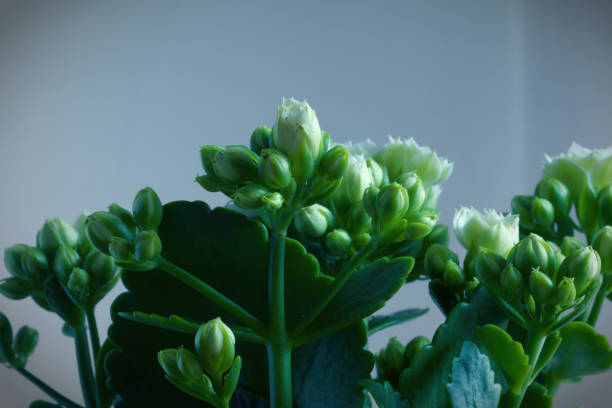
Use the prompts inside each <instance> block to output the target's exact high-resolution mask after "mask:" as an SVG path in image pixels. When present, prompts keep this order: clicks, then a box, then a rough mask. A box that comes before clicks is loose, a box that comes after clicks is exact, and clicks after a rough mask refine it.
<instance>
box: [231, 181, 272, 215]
mask: <svg viewBox="0 0 612 408" xmlns="http://www.w3.org/2000/svg"><path fill="white" fill-rule="evenodd" d="M267 193H268V190H266V188H265V187H263V186H260V185H259V184H247V185H246V186H244V187H240V188H239V189H238V190H236V193H235V194H234V196H233V200H234V203H235V204H236V205H237V206H238V207H240V208H242V209H245V210H256V209H258V208H259V207H261V206H262V205H263V202H262V198H263V196H264V195H266V194H267Z"/></svg>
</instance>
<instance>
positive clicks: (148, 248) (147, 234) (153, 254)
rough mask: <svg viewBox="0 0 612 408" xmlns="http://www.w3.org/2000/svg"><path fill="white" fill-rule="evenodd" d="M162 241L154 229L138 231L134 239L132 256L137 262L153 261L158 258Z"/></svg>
mask: <svg viewBox="0 0 612 408" xmlns="http://www.w3.org/2000/svg"><path fill="white" fill-rule="evenodd" d="M161 250H162V243H161V240H160V239H159V236H158V235H157V233H156V232H155V231H150V230H149V231H140V232H139V233H138V234H136V238H135V239H134V257H135V258H136V260H137V261H138V262H148V261H154V260H156V259H157V258H159V255H160V254H161Z"/></svg>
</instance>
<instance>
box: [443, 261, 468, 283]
mask: <svg viewBox="0 0 612 408" xmlns="http://www.w3.org/2000/svg"><path fill="white" fill-rule="evenodd" d="M443 280H444V283H445V284H446V285H448V286H450V287H456V286H459V285H461V284H463V282H465V278H464V276H463V271H462V270H461V267H460V266H459V265H457V264H456V263H455V262H453V261H451V260H450V259H449V260H448V261H446V265H445V266H444V273H443Z"/></svg>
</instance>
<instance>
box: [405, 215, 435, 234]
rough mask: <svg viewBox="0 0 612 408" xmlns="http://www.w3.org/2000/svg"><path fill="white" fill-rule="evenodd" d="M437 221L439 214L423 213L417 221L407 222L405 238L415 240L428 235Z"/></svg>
mask: <svg viewBox="0 0 612 408" xmlns="http://www.w3.org/2000/svg"><path fill="white" fill-rule="evenodd" d="M437 221H438V216H437V215H435V214H422V215H421V216H420V217H419V218H417V219H416V220H415V221H412V222H408V223H407V225H406V229H405V230H404V239H405V240H411V241H414V240H417V239H421V238H423V237H425V236H427V234H429V233H430V232H431V230H432V229H433V227H434V225H435V224H436V222H437Z"/></svg>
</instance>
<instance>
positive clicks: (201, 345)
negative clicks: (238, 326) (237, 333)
mask: <svg viewBox="0 0 612 408" xmlns="http://www.w3.org/2000/svg"><path fill="white" fill-rule="evenodd" d="M235 344H236V339H235V337H234V333H233V332H232V330H231V329H230V328H229V327H227V326H226V325H225V323H223V322H222V321H221V319H220V318H216V319H213V320H211V321H209V322H207V323H205V324H203V325H202V326H200V328H199V329H198V332H197V334H196V337H195V348H196V353H197V355H198V357H199V360H200V363H201V364H202V366H203V368H204V370H205V371H206V372H207V373H208V374H210V375H213V376H214V375H222V374H223V373H225V372H226V371H227V370H229V369H230V367H231V366H232V363H233V362H234V355H235Z"/></svg>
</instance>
